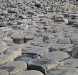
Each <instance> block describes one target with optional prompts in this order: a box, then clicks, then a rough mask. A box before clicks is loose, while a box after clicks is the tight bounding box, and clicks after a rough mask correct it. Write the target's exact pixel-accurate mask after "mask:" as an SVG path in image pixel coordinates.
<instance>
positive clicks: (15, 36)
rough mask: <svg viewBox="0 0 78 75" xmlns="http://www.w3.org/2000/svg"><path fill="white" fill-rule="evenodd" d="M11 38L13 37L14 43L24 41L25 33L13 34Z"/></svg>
mask: <svg viewBox="0 0 78 75" xmlns="http://www.w3.org/2000/svg"><path fill="white" fill-rule="evenodd" d="M11 38H12V39H13V42H14V43H17V44H22V43H24V34H23V33H22V34H13V35H12V36H11Z"/></svg>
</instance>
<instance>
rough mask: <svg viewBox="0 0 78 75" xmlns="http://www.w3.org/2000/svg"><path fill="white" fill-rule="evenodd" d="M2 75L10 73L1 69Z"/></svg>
mask: <svg viewBox="0 0 78 75" xmlns="http://www.w3.org/2000/svg"><path fill="white" fill-rule="evenodd" d="M0 75H9V73H8V72H7V71H6V70H1V69H0Z"/></svg>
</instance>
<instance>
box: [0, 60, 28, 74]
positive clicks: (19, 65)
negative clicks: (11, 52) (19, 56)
mask: <svg viewBox="0 0 78 75" xmlns="http://www.w3.org/2000/svg"><path fill="white" fill-rule="evenodd" d="M0 69H3V70H7V71H8V72H9V73H10V75H13V74H15V73H18V72H20V71H23V70H27V64H26V63H25V62H23V61H11V62H8V63H7V64H5V65H3V66H1V67H0Z"/></svg>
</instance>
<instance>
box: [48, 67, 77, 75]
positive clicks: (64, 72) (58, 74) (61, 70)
mask: <svg viewBox="0 0 78 75" xmlns="http://www.w3.org/2000/svg"><path fill="white" fill-rule="evenodd" d="M77 73H78V69H77V68H73V67H61V66H59V67H57V68H56V69H52V70H50V71H47V75H77Z"/></svg>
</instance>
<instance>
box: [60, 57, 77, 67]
mask: <svg viewBox="0 0 78 75" xmlns="http://www.w3.org/2000/svg"><path fill="white" fill-rule="evenodd" d="M77 63H78V59H74V58H72V59H68V60H65V61H63V62H62V63H61V65H62V66H66V67H74V68H77V67H78V64H77Z"/></svg>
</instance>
